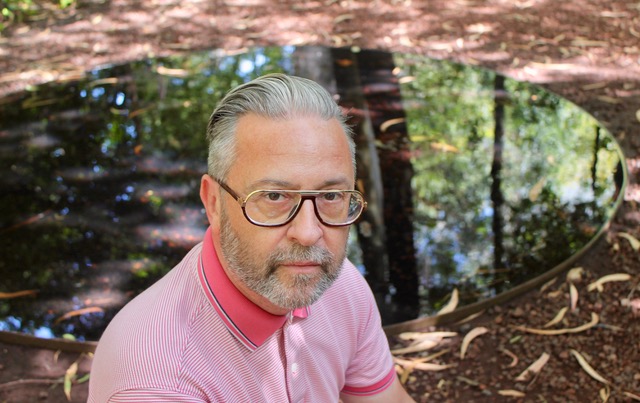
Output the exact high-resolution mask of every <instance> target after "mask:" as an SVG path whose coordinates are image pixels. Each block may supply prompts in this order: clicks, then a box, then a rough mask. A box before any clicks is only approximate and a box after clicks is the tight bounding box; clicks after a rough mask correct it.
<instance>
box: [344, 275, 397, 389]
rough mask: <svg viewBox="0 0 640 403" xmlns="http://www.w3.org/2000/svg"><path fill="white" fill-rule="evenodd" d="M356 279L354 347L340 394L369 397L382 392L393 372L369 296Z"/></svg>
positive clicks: (386, 342)
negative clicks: (357, 299) (358, 306)
mask: <svg viewBox="0 0 640 403" xmlns="http://www.w3.org/2000/svg"><path fill="white" fill-rule="evenodd" d="M358 277H359V278H358V280H356V281H358V282H359V283H360V284H359V287H361V288H362V294H363V295H362V297H363V300H362V301H361V304H362V305H361V309H360V310H359V315H358V321H359V322H360V326H359V328H360V331H359V334H358V347H357V350H356V354H355V356H354V357H353V359H352V361H351V363H350V364H349V368H348V370H347V372H346V378H345V386H344V387H343V389H342V392H343V393H347V394H351V395H358V396H372V395H376V394H378V393H380V392H383V391H384V390H386V389H387V388H388V387H389V386H390V385H391V384H392V383H393V380H394V377H395V376H396V373H395V368H394V365H393V357H392V356H391V351H390V350H389V341H388V339H387V336H386V335H385V333H384V331H383V330H382V320H381V319H380V312H379V311H378V307H377V305H376V302H375V299H374V297H373V293H372V292H371V289H370V288H369V285H368V284H367V283H366V281H365V280H364V278H363V277H362V276H360V275H359V276H358Z"/></svg>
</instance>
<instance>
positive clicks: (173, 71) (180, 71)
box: [156, 66, 189, 78]
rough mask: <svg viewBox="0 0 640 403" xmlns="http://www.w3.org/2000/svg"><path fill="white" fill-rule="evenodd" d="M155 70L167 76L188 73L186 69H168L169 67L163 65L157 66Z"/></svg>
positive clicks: (179, 75)
mask: <svg viewBox="0 0 640 403" xmlns="http://www.w3.org/2000/svg"><path fill="white" fill-rule="evenodd" d="M156 71H157V72H158V74H160V75H163V76H169V77H178V78H181V77H186V76H188V75H189V72H188V71H187V70H184V69H170V68H168V67H164V66H158V68H157V69H156Z"/></svg>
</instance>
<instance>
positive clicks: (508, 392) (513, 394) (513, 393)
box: [498, 389, 526, 397]
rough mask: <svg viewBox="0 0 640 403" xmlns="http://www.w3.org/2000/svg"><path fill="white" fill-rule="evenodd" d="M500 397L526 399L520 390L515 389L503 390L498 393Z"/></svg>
mask: <svg viewBox="0 0 640 403" xmlns="http://www.w3.org/2000/svg"><path fill="white" fill-rule="evenodd" d="M498 394H499V395H500V396H508V397H525V396H526V395H525V394H524V393H522V392H520V391H519V390H513V389H502V390H499V391H498Z"/></svg>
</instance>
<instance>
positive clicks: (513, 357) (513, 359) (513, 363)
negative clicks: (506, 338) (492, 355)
mask: <svg viewBox="0 0 640 403" xmlns="http://www.w3.org/2000/svg"><path fill="white" fill-rule="evenodd" d="M500 351H501V352H503V353H504V354H506V355H508V356H509V357H511V364H509V365H508V366H507V368H513V367H515V366H516V365H518V356H517V355H515V354H513V353H512V352H511V351H509V350H507V349H506V348H501V349H500Z"/></svg>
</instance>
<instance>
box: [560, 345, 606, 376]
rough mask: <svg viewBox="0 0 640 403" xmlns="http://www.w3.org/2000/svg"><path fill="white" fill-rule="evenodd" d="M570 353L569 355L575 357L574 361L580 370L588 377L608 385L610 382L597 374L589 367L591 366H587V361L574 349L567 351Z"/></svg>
mask: <svg viewBox="0 0 640 403" xmlns="http://www.w3.org/2000/svg"><path fill="white" fill-rule="evenodd" d="M569 351H570V352H571V354H572V355H573V356H574V357H576V360H578V364H580V366H581V367H582V369H584V371H585V372H586V373H587V374H589V376H591V377H592V378H593V379H595V380H596V381H598V382H602V383H604V384H606V385H609V384H610V382H609V381H607V380H606V379H604V378H603V377H602V376H601V375H600V374H599V373H597V372H596V370H595V369H593V368H592V367H591V365H589V363H588V362H587V360H585V358H584V357H583V356H582V354H580V353H579V352H577V351H576V350H574V349H571V350H569Z"/></svg>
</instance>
